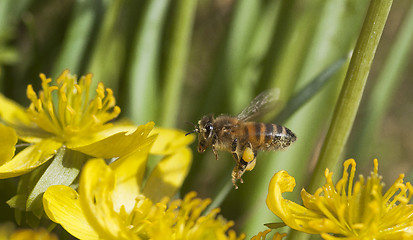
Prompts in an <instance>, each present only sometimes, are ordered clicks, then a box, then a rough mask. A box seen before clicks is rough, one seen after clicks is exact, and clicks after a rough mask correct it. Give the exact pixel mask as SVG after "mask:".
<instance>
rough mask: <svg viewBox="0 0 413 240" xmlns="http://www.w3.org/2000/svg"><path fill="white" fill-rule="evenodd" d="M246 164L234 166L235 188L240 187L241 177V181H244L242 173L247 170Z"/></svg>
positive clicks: (233, 182)
mask: <svg viewBox="0 0 413 240" xmlns="http://www.w3.org/2000/svg"><path fill="white" fill-rule="evenodd" d="M246 166H247V165H246V164H237V165H236V166H235V167H234V170H232V185H234V187H235V189H238V186H237V180H238V179H239V181H240V183H243V181H242V178H241V177H242V175H243V174H244V172H245V170H246Z"/></svg>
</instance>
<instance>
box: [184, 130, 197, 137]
mask: <svg viewBox="0 0 413 240" xmlns="http://www.w3.org/2000/svg"><path fill="white" fill-rule="evenodd" d="M196 132H197V129H195V130H194V131H191V132H189V133H186V134H185V136H188V135H189V134H192V133H196Z"/></svg>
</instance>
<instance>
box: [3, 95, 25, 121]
mask: <svg viewBox="0 0 413 240" xmlns="http://www.w3.org/2000/svg"><path fill="white" fill-rule="evenodd" d="M0 106H1V108H0V117H1V119H2V120H3V121H5V122H7V123H9V124H13V125H21V124H23V125H31V121H30V118H29V116H28V115H27V113H26V109H24V108H23V107H21V106H20V105H19V104H17V103H16V102H13V101H12V100H10V99H8V98H6V97H4V96H3V95H2V94H0Z"/></svg>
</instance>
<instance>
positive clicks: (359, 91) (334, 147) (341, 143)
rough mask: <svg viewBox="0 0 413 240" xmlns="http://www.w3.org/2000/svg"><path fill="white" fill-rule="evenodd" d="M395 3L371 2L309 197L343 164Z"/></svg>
mask: <svg viewBox="0 0 413 240" xmlns="http://www.w3.org/2000/svg"><path fill="white" fill-rule="evenodd" d="M392 2H393V1H392V0H372V1H371V2H370V6H369V9H368V11H367V16H366V18H365V20H364V23H363V27H362V29H361V32H360V35H359V38H358V40H357V43H356V47H355V49H354V53H353V56H352V58H351V60H350V65H349V68H348V70H347V74H346V77H345V80H344V84H343V87H342V89H341V92H340V96H339V99H338V102H337V104H336V107H335V110H334V114H333V119H332V122H331V125H330V128H329V130H328V133H327V136H326V139H325V141H324V144H323V147H322V149H321V152H320V157H319V160H318V162H317V165H316V168H315V170H314V173H313V176H312V178H311V181H310V185H309V187H308V189H309V190H308V191H309V192H310V193H311V192H314V191H315V190H316V189H317V188H318V187H320V186H322V185H323V183H324V181H325V179H324V171H325V169H326V168H329V169H335V166H336V165H337V164H338V163H339V162H340V158H341V154H342V152H343V150H344V147H345V144H346V141H347V139H348V136H349V134H350V131H351V128H352V126H353V122H354V119H355V117H356V114H357V110H358V107H359V105H360V101H361V98H362V95H363V90H364V86H365V84H366V81H367V77H368V75H369V72H370V67H371V64H372V62H373V58H374V55H375V53H376V49H377V46H378V43H379V40H380V37H381V34H382V33H383V29H384V25H385V23H386V20H387V17H388V14H389V12H390V8H391V5H392ZM308 237H309V235H306V234H303V233H299V232H295V231H293V232H291V234H289V236H288V239H290V240H291V239H307V238H308Z"/></svg>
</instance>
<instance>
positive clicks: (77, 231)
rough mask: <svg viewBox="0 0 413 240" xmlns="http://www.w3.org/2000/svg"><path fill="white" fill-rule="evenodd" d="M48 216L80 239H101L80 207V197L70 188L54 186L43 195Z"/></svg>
mask: <svg viewBox="0 0 413 240" xmlns="http://www.w3.org/2000/svg"><path fill="white" fill-rule="evenodd" d="M43 207H44V210H45V212H46V214H47V216H48V217H49V218H50V219H51V220H52V221H53V222H56V223H58V224H60V225H62V227H63V228H64V229H66V231H68V232H69V233H70V234H72V235H73V236H75V237H76V238H79V239H99V236H98V234H97V233H96V232H95V230H93V228H92V227H91V226H90V225H89V223H88V221H87V220H86V218H85V215H84V213H83V211H82V208H81V206H80V200H79V195H78V194H77V192H76V191H75V190H73V189H72V188H70V187H68V186H63V185H54V186H51V187H49V188H48V189H47V191H46V192H45V193H44V195H43Z"/></svg>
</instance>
